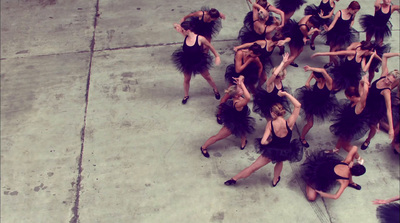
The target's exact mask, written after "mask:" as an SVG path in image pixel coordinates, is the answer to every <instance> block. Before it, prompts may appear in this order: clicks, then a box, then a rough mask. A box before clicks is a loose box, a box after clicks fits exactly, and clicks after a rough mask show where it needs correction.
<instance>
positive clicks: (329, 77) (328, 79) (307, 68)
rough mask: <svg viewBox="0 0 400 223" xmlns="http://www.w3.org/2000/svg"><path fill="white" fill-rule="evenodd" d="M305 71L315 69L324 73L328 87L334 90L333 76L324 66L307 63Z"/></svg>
mask: <svg viewBox="0 0 400 223" xmlns="http://www.w3.org/2000/svg"><path fill="white" fill-rule="evenodd" d="M304 70H305V71H309V70H311V71H314V72H319V73H321V74H322V76H323V77H324V79H325V81H326V86H327V87H328V89H329V90H332V83H333V80H332V78H331V76H329V74H328V72H326V70H325V69H324V68H319V67H310V66H308V65H306V66H305V67H304Z"/></svg>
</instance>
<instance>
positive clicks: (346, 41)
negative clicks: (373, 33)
mask: <svg viewBox="0 0 400 223" xmlns="http://www.w3.org/2000/svg"><path fill="white" fill-rule="evenodd" d="M321 37H323V38H325V39H326V41H327V43H328V44H329V45H333V46H341V48H346V47H347V46H349V45H350V44H351V43H353V42H358V40H359V39H360V34H359V32H358V31H357V30H355V29H353V28H350V27H339V26H334V27H333V28H332V29H331V30H330V31H328V32H325V33H322V34H321Z"/></svg>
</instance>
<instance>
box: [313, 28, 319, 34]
mask: <svg viewBox="0 0 400 223" xmlns="http://www.w3.org/2000/svg"><path fill="white" fill-rule="evenodd" d="M316 32H317V33H320V32H321V30H320V29H318V28H314V29H313V33H316Z"/></svg>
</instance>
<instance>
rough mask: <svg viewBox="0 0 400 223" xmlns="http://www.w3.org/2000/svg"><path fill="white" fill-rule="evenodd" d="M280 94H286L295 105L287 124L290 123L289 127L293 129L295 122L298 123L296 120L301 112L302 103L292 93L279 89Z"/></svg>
mask: <svg viewBox="0 0 400 223" xmlns="http://www.w3.org/2000/svg"><path fill="white" fill-rule="evenodd" d="M278 95H279V96H281V97H283V96H286V97H287V98H288V99H289V101H290V102H292V104H293V106H294V109H293V112H292V114H291V115H290V116H289V118H288V119H287V124H288V126H289V128H290V129H293V126H294V124H296V120H297V118H298V117H299V114H300V108H301V104H300V102H299V101H298V100H297V99H296V98H295V97H293V96H292V95H291V94H289V93H287V92H285V91H279V92H278Z"/></svg>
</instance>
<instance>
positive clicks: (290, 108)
mask: <svg viewBox="0 0 400 223" xmlns="http://www.w3.org/2000/svg"><path fill="white" fill-rule="evenodd" d="M247 1H248V2H249V3H250V4H251V5H252V10H251V11H249V12H248V13H247V14H246V15H245V17H244V21H243V26H242V28H240V30H239V35H238V41H239V42H240V45H238V46H236V47H234V51H235V57H234V63H233V64H230V65H228V66H227V68H226V72H225V80H226V82H227V90H226V91H225V94H224V95H223V96H222V98H221V95H220V93H219V91H218V89H217V86H216V84H215V82H214V80H213V78H212V76H211V75H210V73H209V69H210V68H211V67H212V57H211V55H210V52H209V51H211V53H212V54H213V55H214V57H215V61H214V63H215V65H219V64H220V63H221V60H220V56H219V54H218V52H217V51H216V50H215V48H214V46H213V45H212V44H211V41H212V37H214V36H215V35H217V34H218V33H219V31H220V29H221V27H222V26H221V19H226V18H225V15H224V14H223V13H221V12H219V11H218V10H217V9H215V8H212V9H209V8H207V7H203V8H202V9H201V10H200V11H195V12H192V13H190V14H188V15H186V16H184V17H183V18H182V19H181V21H180V22H181V23H180V24H177V23H175V24H174V28H175V29H176V30H177V31H178V32H179V33H181V34H182V35H183V36H184V42H183V46H182V47H181V48H179V49H177V50H176V51H175V52H174V53H173V55H172V60H173V62H174V64H175V65H176V67H177V69H178V70H180V71H181V72H182V73H183V74H184V82H183V87H184V97H183V99H182V104H186V103H187V102H188V100H189V87H190V80H191V77H192V76H195V75H196V74H199V73H200V74H201V75H202V76H203V77H204V78H205V79H206V80H207V82H208V83H209V84H210V86H211V87H212V89H213V92H214V96H215V98H216V99H217V100H219V99H220V104H219V106H218V108H217V111H216V118H217V122H218V123H219V124H222V128H221V129H220V131H219V132H218V133H217V134H216V135H214V136H212V137H210V138H209V139H207V140H206V141H205V143H204V144H203V145H202V146H201V147H200V152H201V154H202V155H203V156H204V157H206V158H209V157H210V154H209V153H208V148H209V147H210V146H211V145H213V144H214V143H215V142H217V141H219V140H222V139H224V138H226V137H228V136H230V135H235V136H236V137H238V138H240V139H241V140H240V149H242V150H243V149H244V148H245V147H246V145H247V137H246V135H248V134H251V133H253V131H254V124H255V120H254V118H252V117H251V116H250V113H251V109H250V108H249V106H248V104H249V102H250V100H251V99H253V108H252V110H253V112H255V113H257V114H259V115H260V116H261V117H264V118H265V119H266V120H267V124H266V127H265V131H264V134H263V136H262V138H257V139H256V141H255V147H256V149H257V152H258V153H260V156H259V157H258V158H257V159H256V161H255V162H254V163H253V164H251V165H250V166H249V167H247V168H245V169H243V170H242V171H240V172H239V173H238V174H237V175H235V176H234V177H232V178H231V179H230V180H228V181H226V182H225V185H227V186H230V185H234V184H236V182H237V181H238V180H240V179H243V178H246V177H248V176H250V175H251V174H252V173H254V172H255V171H257V170H258V169H260V168H261V167H263V166H265V165H267V164H268V163H270V162H272V163H274V164H275V167H274V177H273V179H272V183H271V184H272V186H273V187H275V186H276V185H277V184H278V183H279V181H280V179H281V176H280V175H281V171H282V168H283V162H284V161H290V162H299V161H301V160H302V157H303V150H304V148H307V147H309V146H310V145H309V144H308V142H307V140H306V136H307V134H308V133H309V131H310V130H311V128H312V127H313V125H314V122H316V121H317V122H318V121H327V120H328V121H331V122H332V124H331V126H330V128H329V129H330V131H331V132H332V134H334V135H335V136H336V137H337V139H338V140H337V143H336V146H335V147H334V148H333V149H330V150H329V149H328V150H322V151H318V152H314V153H311V154H309V155H308V157H307V158H306V160H305V161H304V163H303V164H302V165H301V167H302V168H301V175H302V177H303V179H304V180H305V182H306V184H307V187H306V196H307V199H308V200H310V201H313V200H315V199H316V197H317V194H319V195H320V196H322V197H326V198H332V199H337V198H339V197H340V195H341V194H342V193H343V191H344V189H345V188H346V187H352V188H355V189H357V190H360V189H361V186H360V185H358V184H356V183H354V182H353V180H352V176H360V175H362V174H364V173H365V172H366V169H365V167H364V166H363V163H364V159H363V158H362V157H361V156H360V154H359V151H358V147H357V146H355V145H354V144H352V141H354V140H358V139H360V138H362V137H363V136H365V135H366V134H367V132H368V131H369V134H368V137H367V139H366V140H365V142H364V143H363V144H362V145H361V150H365V149H367V148H368V146H369V144H370V142H371V140H372V138H373V137H374V135H375V133H376V131H377V129H378V126H381V128H382V129H384V128H386V130H387V132H388V134H389V138H390V139H391V140H392V145H393V147H394V151H395V152H400V151H399V116H398V111H399V103H398V102H399V87H398V84H399V78H400V73H399V71H398V70H394V71H390V72H389V70H388V60H389V58H392V57H398V56H400V54H399V53H394V52H390V46H389V45H388V44H384V40H385V38H386V39H387V38H389V37H390V35H391V25H390V21H389V19H390V16H391V14H392V13H393V12H395V11H399V6H398V5H392V4H391V0H376V1H375V3H374V8H375V14H374V15H362V16H361V18H360V19H359V22H360V25H361V27H362V28H363V31H364V32H366V40H364V41H361V42H360V41H359V36H358V31H356V30H355V29H354V28H352V26H353V24H354V22H355V21H356V15H357V12H358V11H359V10H360V8H361V6H360V4H359V3H358V2H357V1H351V2H350V3H349V5H348V7H347V8H346V9H341V10H338V11H337V12H336V13H335V12H334V11H335V1H338V0H321V2H320V4H319V5H318V6H317V5H308V6H307V7H306V8H305V10H304V17H303V18H302V19H300V20H299V21H295V20H294V19H291V16H292V15H293V14H294V13H295V12H296V10H298V9H299V8H300V7H301V6H302V5H303V4H304V3H305V1H304V0H275V2H274V5H272V4H271V3H270V2H268V1H267V0H258V1H256V2H252V1H251V0H247ZM371 10H372V7H371ZM276 16H278V17H276ZM318 35H321V37H323V38H325V40H326V44H327V45H329V48H330V50H329V52H318V53H314V54H313V55H312V56H311V58H315V57H318V56H329V63H327V64H325V65H323V64H322V65H321V67H311V66H308V65H305V66H304V71H305V72H310V76H309V77H308V79H307V81H306V83H305V85H304V87H301V88H299V89H296V90H295V93H294V94H293V95H292V94H291V93H289V92H290V90H288V89H287V87H284V86H283V82H282V81H283V80H284V79H285V77H286V76H287V70H286V68H287V66H289V65H291V66H293V67H298V66H299V65H298V64H297V63H295V59H296V58H297V57H298V56H299V55H300V54H301V53H302V51H303V48H304V46H305V45H307V44H309V46H310V48H311V50H316V48H317V47H316V45H315V42H314V41H315V39H316V37H317V36H318ZM373 37H374V41H372V40H373ZM286 44H287V45H288V46H289V50H290V53H288V52H286V53H285V45H286ZM275 47H278V48H279V49H280V52H279V55H282V61H281V63H280V64H279V65H278V66H276V67H273V66H272V62H271V60H270V58H271V56H272V54H273V52H274V49H275ZM379 70H381V75H380V77H379V78H377V79H376V80H375V81H373V80H374V77H375V73H377V72H379ZM269 73H270V75H268V74H269ZM366 73H368V74H366ZM268 76H269V77H268ZM313 79H314V80H315V83H314V85H313V86H311V82H312V80H313ZM371 82H372V83H371ZM342 90H344V94H345V96H346V99H342V100H339V101H338V100H337V99H336V93H337V92H339V91H342ZM286 113H290V115H289V116H288V118H287V119H285V114H286ZM300 115H301V116H303V118H304V120H305V121H306V124H305V125H304V126H303V128H302V130H301V135H300V137H299V139H292V130H293V127H294V125H295V124H296V120H297V119H298V117H299V116H300ZM341 148H343V149H344V150H346V151H347V152H348V154H347V156H346V158H344V159H343V158H342V157H340V156H339V155H338V154H337V152H338V151H339V150H340V149H341ZM335 182H339V183H340V188H339V189H338V190H337V192H336V193H334V194H331V193H328V192H329V190H330V188H332V186H333V185H334V183H335ZM397 208H399V207H398V206H397ZM397 210H398V209H397Z"/></svg>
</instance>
